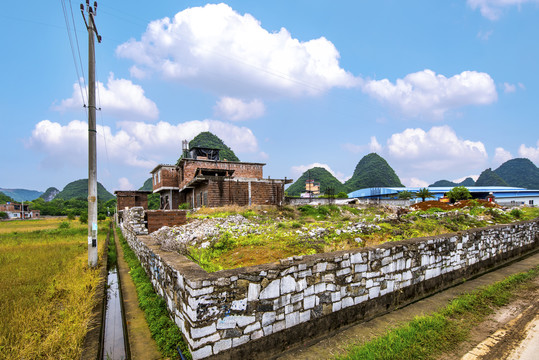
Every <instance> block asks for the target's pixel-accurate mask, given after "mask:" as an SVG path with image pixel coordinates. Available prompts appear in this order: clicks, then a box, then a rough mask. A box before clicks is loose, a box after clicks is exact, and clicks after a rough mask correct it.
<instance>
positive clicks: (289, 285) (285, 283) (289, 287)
mask: <svg viewBox="0 0 539 360" xmlns="http://www.w3.org/2000/svg"><path fill="white" fill-rule="evenodd" d="M295 290H296V280H294V278H293V277H292V276H289V275H288V276H285V277H284V278H282V279H281V294H288V293H291V292H294V291H295Z"/></svg>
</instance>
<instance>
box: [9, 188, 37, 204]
mask: <svg viewBox="0 0 539 360" xmlns="http://www.w3.org/2000/svg"><path fill="white" fill-rule="evenodd" d="M0 192H2V193H4V194H5V195H7V196H9V197H10V198H11V199H12V200H11V201H16V202H21V201H31V200H35V199H37V198H38V197H40V196H41V194H43V192H41V191H37V190H26V189H0Z"/></svg>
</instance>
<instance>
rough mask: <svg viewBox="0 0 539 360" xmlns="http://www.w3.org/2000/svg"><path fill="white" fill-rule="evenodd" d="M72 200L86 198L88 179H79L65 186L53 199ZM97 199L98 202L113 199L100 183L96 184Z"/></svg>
mask: <svg viewBox="0 0 539 360" xmlns="http://www.w3.org/2000/svg"><path fill="white" fill-rule="evenodd" d="M74 198H84V199H87V198H88V179H80V180H77V181H73V182H70V183H69V184H67V185H66V186H65V187H64V189H63V190H62V191H60V192H59V193H58V195H56V197H55V199H62V200H69V199H74ZM97 198H98V200H100V201H108V200H111V199H114V198H115V196H114V195H112V194H111V193H109V192H108V191H107V189H105V187H104V186H103V185H101V183H99V182H98V183H97Z"/></svg>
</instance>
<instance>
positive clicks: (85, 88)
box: [69, 0, 88, 98]
mask: <svg viewBox="0 0 539 360" xmlns="http://www.w3.org/2000/svg"><path fill="white" fill-rule="evenodd" d="M69 7H70V9H71V20H72V21H73V30H74V31H73V32H74V33H75V43H76V44H77V53H78V55H79V64H80V68H81V71H82V74H84V66H83V65H82V57H81V56H80V47H79V37H78V36H77V26H76V23H75V17H74V16H73V6H72V5H71V0H69ZM82 85H83V87H84V90H85V91H86V98H88V88H87V87H86V80H85V78H84V76H83V77H82Z"/></svg>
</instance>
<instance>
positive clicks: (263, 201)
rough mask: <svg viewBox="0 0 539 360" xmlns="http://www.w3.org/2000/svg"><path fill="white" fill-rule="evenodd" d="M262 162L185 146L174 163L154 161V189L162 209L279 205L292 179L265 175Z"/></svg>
mask: <svg viewBox="0 0 539 360" xmlns="http://www.w3.org/2000/svg"><path fill="white" fill-rule="evenodd" d="M264 165H265V164H263V163H251V162H241V161H227V160H226V159H221V158H220V156H219V149H210V148H202V147H194V148H191V149H189V150H187V149H184V152H183V156H182V158H181V159H180V160H179V161H178V164H177V165H166V164H161V165H157V166H156V167H155V168H154V169H153V170H152V171H151V174H152V183H153V192H154V193H158V194H159V195H160V198H161V207H160V208H161V209H178V207H179V206H180V205H181V204H184V203H187V204H189V206H190V207H192V208H199V207H202V206H206V207H217V206H225V205H239V206H249V205H281V204H282V203H283V201H284V186H285V184H289V183H291V182H292V180H291V179H286V178H285V179H284V180H283V179H270V178H269V177H268V178H267V179H264V177H263V170H262V168H263V166H264Z"/></svg>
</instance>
